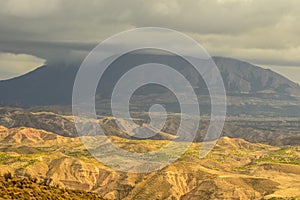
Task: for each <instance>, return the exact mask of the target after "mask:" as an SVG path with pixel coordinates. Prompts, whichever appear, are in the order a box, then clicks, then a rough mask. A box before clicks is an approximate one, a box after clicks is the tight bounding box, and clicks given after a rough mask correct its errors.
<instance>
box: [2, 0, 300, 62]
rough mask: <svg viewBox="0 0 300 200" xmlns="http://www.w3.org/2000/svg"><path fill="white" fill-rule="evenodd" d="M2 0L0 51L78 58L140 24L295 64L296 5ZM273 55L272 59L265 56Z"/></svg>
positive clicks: (211, 0)
mask: <svg viewBox="0 0 300 200" xmlns="http://www.w3.org/2000/svg"><path fill="white" fill-rule="evenodd" d="M37 2H38V1H32V0H24V1H16V0H8V1H5V2H4V1H1V2H0V7H1V8H3V9H1V10H0V27H1V29H0V51H3V52H13V53H27V54H32V55H36V56H38V57H42V58H45V59H47V61H48V62H59V61H62V62H73V61H72V60H76V61H80V60H81V59H82V58H83V57H84V56H85V55H86V54H87V53H88V51H90V50H91V49H92V48H93V47H94V46H95V45H96V44H97V43H98V42H100V41H101V40H103V39H105V38H107V37H109V36H111V35H112V34H115V33H118V32H120V31H124V30H128V29H130V28H134V27H142V26H161V27H166V28H173V29H176V30H179V31H182V32H185V33H188V34H190V35H191V36H192V37H193V38H195V39H196V40H198V41H199V42H200V43H201V44H203V46H204V47H205V48H207V49H208V50H209V52H211V53H212V54H215V55H221V56H234V57H237V58H249V59H250V60H253V61H256V62H260V63H262V64H271V63H270V62H272V64H273V63H275V64H276V63H278V64H289V65H297V64H298V65H300V58H299V56H294V57H291V58H289V56H288V55H284V56H282V59H281V58H280V56H279V57H278V55H280V54H282V51H284V50H286V51H287V52H291V54H292V55H294V54H295V55H297V53H298V54H299V55H300V50H299V49H298V47H299V46H300V38H299V34H300V26H298V25H297V22H298V21H299V20H300V10H299V7H300V2H299V1H297V0H287V1H283V0H278V1H274V0H257V1H255V0H240V1H237V0H222V1H221V0H199V1H195V0H184V1H183V0H174V1H169V0H153V1H148V0H127V1H111V0H98V1H96V0H74V1H57V0H55V1H50V0H49V1H47V0H42V1H39V2H38V3H37ZM272 56H273V58H272Z"/></svg>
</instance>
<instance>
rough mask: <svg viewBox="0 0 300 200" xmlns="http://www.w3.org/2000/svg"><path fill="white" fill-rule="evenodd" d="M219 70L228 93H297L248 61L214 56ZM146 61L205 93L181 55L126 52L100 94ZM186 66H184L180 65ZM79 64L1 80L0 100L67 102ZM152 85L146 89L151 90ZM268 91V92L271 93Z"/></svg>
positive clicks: (287, 82) (286, 82)
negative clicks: (172, 70) (173, 71)
mask: <svg viewBox="0 0 300 200" xmlns="http://www.w3.org/2000/svg"><path fill="white" fill-rule="evenodd" d="M213 59H214V61H215V63H216V65H217V66H218V67H219V69H220V71H221V75H222V77H223V79H224V83H225V87H226V89H227V92H228V94H229V95H230V94H235V95H242V94H244V93H250V94H251V95H252V96H253V95H254V96H261V95H262V94H265V95H266V94H268V97H276V98H282V97H289V96H295V95H296V96H297V95H300V87H299V85H298V84H296V83H293V82H292V81H290V80H288V79H286V78H285V77H283V76H281V75H278V74H277V73H275V72H272V71H270V70H265V69H262V68H259V67H256V66H253V65H251V64H249V63H246V62H242V61H239V60H235V59H230V58H222V57H214V58H213ZM147 62H158V63H162V64H166V65H169V66H172V67H174V68H175V69H178V70H179V71H181V73H182V74H184V75H185V76H186V77H187V78H188V80H190V81H191V83H192V85H193V86H195V87H198V88H200V89H199V90H198V91H197V92H198V93H199V94H201V93H203V92H204V93H205V91H206V89H205V83H204V82H203V80H202V78H201V77H200V76H199V75H198V74H197V73H195V70H193V69H192V68H191V67H190V66H188V64H187V63H186V62H185V61H183V60H182V59H180V58H178V57H176V56H172V55H151V54H129V55H128V56H126V57H121V58H120V59H118V60H117V61H116V62H114V63H113V64H112V65H111V67H110V69H109V70H107V74H106V76H105V77H104V80H103V82H102V83H103V85H102V87H100V88H102V89H103V88H104V89H103V91H101V92H100V93H104V94H99V96H102V97H107V94H105V93H107V92H108V93H109V91H111V88H112V87H113V85H114V81H116V80H118V78H119V77H120V76H121V75H122V74H123V73H124V72H126V71H127V70H128V69H130V68H131V67H132V66H136V65H139V64H144V63H147ZM183 66H187V67H183ZM77 70H78V66H43V67H40V68H38V69H36V70H35V71H32V72H30V73H28V74H25V75H23V76H20V77H17V78H13V79H10V80H5V81H0V94H1V96H0V103H1V104H2V105H23V106H24V105H25V106H26V105H27V106H28V105H30V106H33V105H70V104H71V97H72V89H73V82H74V79H75V76H76V73H77ZM151 91H152V90H151V89H149V90H148V91H147V93H149V92H150V93H151ZM270 94H271V95H270Z"/></svg>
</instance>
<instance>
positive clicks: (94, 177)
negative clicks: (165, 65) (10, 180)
mask: <svg viewBox="0 0 300 200" xmlns="http://www.w3.org/2000/svg"><path fill="white" fill-rule="evenodd" d="M32 133H34V134H32ZM33 135H34V137H33ZM110 140H111V141H112V142H113V143H114V144H115V145H118V146H119V147H121V148H123V149H125V150H127V151H133V152H148V151H154V150H157V149H159V148H162V147H163V146H165V145H166V144H168V142H169V141H168V140H129V139H125V138H119V137H115V136H113V137H110ZM200 145H201V143H194V144H193V145H192V146H191V148H190V149H189V150H188V151H187V152H186V153H185V154H184V155H183V156H182V157H181V158H180V159H179V160H177V161H176V162H175V163H173V164H171V165H170V166H168V167H165V168H163V169H161V170H159V171H155V172H150V173H141V174H132V173H124V172H118V171H115V170H113V169H112V168H109V167H107V166H105V165H103V164H101V163H100V162H99V161H97V160H95V159H94V158H93V157H92V156H91V155H90V153H89V152H88V151H87V150H86V149H85V147H84V146H83V144H82V143H81V141H80V139H79V138H69V137H62V136H57V135H55V134H53V133H51V132H46V131H44V130H37V129H33V128H30V129H29V128H11V129H7V128H5V127H1V130H0V147H1V153H0V169H1V170H0V174H2V175H3V174H4V173H7V172H11V173H12V174H13V175H14V176H17V177H24V176H28V175H30V176H31V177H36V178H37V179H38V180H44V179H51V183H52V184H53V185H58V186H59V187H61V188H71V189H80V190H85V191H91V192H94V193H98V194H101V195H103V196H104V197H105V198H108V199H261V198H266V199H269V198H272V197H277V198H279V197H284V198H292V197H298V198H299V197H300V191H299V188H300V182H299V181H298V180H300V147H299V146H293V147H291V146H287V147H275V146H269V145H265V144H259V143H255V144H254V143H249V142H247V141H245V140H242V139H231V138H228V137H223V138H221V139H220V140H219V141H218V143H217V145H216V146H215V148H214V149H213V151H212V152H210V153H209V154H208V155H207V156H206V157H205V158H202V159H200V158H199V157H198V154H199V151H198V149H199V146H200ZM158 159H160V158H158Z"/></svg>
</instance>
